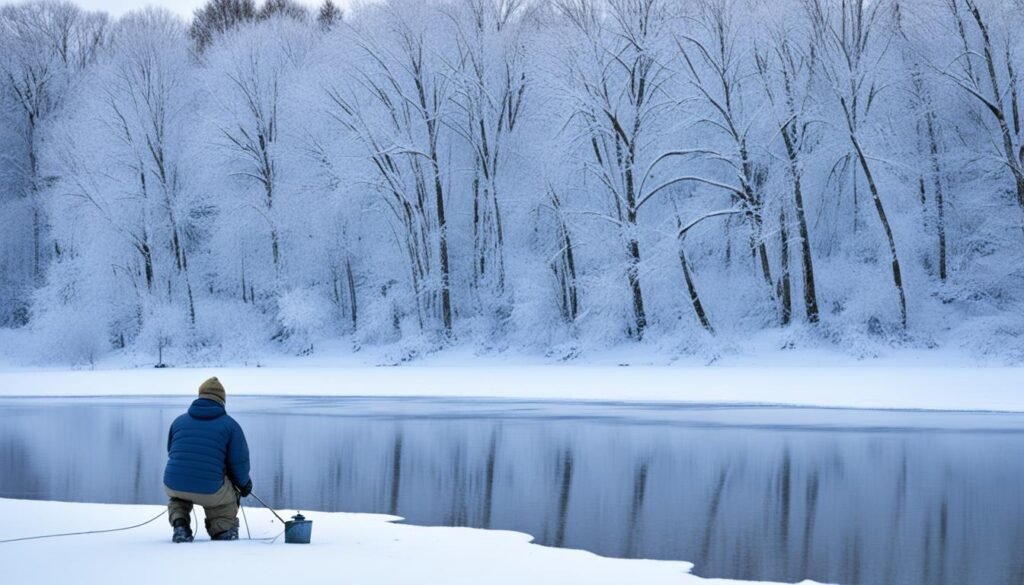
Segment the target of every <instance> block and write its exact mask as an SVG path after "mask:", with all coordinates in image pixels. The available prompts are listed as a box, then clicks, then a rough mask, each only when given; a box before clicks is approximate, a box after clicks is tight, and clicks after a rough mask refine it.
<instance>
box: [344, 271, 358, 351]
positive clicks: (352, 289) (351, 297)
mask: <svg viewBox="0 0 1024 585" xmlns="http://www.w3.org/2000/svg"><path fill="white" fill-rule="evenodd" d="M345 280H346V281H347V284H348V302H349V308H350V309H351V310H352V314H351V320H352V332H353V333H354V332H355V331H356V325H357V324H358V322H359V321H358V318H357V317H358V313H357V311H356V308H357V307H356V279H355V277H354V276H353V274H352V259H351V258H346V259H345Z"/></svg>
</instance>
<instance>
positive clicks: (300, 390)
mask: <svg viewBox="0 0 1024 585" xmlns="http://www.w3.org/2000/svg"><path fill="white" fill-rule="evenodd" d="M212 375H216V376H218V377H220V379H221V380H223V382H224V384H225V386H226V387H227V389H228V393H229V395H262V396H269V395H285V396H391V397H394V396H417V397H427V396H433V397H465V398H513V399H516V398H519V399H531V400H537V399H557V400H603V401H644V402H693V403H722V404H784V405H798V406H817V407H831V408H864V409H910V410H918V409H920V410H956V411H962V410H969V411H1004V412H1022V411H1024V368H1021V367H944V366H931V365H929V366H924V365H913V366H898V365H892V366H888V365H861V366H851V365H835V366H820V367H810V366H775V367H766V366H748V367H739V366H737V367H718V366H714V367H691V366H630V367H616V366H583V365H515V366H497V365H480V366H450V365H438V366H430V365H415V366H412V365H409V366H401V367H373V366H365V365H359V366H321V367H298V366H292V365H282V366H272V367H261V368H255V367H249V368H245V367H223V368H215V367H203V368H167V369H152V368H139V369H111V370H47V369H29V368H16V369H4V370H0V396H4V397H16V396H49V397H54V396H56V397H81V396H150V395H152V396H169V395H188V394H191V393H193V392H194V388H195V387H197V386H198V384H199V382H201V381H202V380H203V379H205V378H206V377H208V376H212Z"/></svg>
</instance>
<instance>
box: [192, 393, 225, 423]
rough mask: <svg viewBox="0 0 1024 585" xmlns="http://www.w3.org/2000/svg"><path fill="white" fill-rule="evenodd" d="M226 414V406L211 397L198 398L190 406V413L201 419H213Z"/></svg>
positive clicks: (193, 416)
mask: <svg viewBox="0 0 1024 585" xmlns="http://www.w3.org/2000/svg"><path fill="white" fill-rule="evenodd" d="M225 414H227V411H225V410H224V407H223V406H221V405H220V404H218V403H216V402H214V401H213V400H210V399H209V398H197V399H195V400H193V401H192V406H189V407H188V415H189V416H191V417H192V418H197V419H199V420H213V419H215V418H217V417H221V416H224V415H225Z"/></svg>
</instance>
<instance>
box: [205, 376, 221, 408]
mask: <svg viewBox="0 0 1024 585" xmlns="http://www.w3.org/2000/svg"><path fill="white" fill-rule="evenodd" d="M199 397H200V398H208V399H210V400H213V401H214V402H219V403H220V405H221V406H227V404H226V401H227V396H226V395H225V393H224V386H223V384H221V383H220V380H218V379H217V377H216V376H214V377H213V378H210V379H209V380H207V381H205V382H203V383H202V384H201V385H200V386H199Z"/></svg>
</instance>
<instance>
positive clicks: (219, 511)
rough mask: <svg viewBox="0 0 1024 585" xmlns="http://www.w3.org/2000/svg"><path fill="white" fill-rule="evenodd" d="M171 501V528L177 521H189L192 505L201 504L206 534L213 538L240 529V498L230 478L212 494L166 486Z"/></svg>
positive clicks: (169, 510)
mask: <svg viewBox="0 0 1024 585" xmlns="http://www.w3.org/2000/svg"><path fill="white" fill-rule="evenodd" d="M164 491H166V492H167V495H168V497H170V498H171V499H170V501H169V502H167V512H168V519H169V520H170V521H171V526H173V525H174V521H175V520H179V519H184V520H185V522H188V521H189V515H190V514H191V513H192V505H193V504H199V505H200V506H202V507H203V513H204V514H205V515H206V533H207V534H209V535H210V536H211V537H213V536H216V535H218V534H220V533H221V532H224V531H225V530H229V529H231V528H237V527H238V496H237V495H236V493H235V488H234V486H232V485H231V481H230V480H229V479H228V478H226V477H225V478H224V484H223V485H222V486H220V489H219V490H217V491H216V492H215V493H212V494H195V493H192V492H179V491H177V490H172V489H171V488H169V487H167V486H164Z"/></svg>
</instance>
